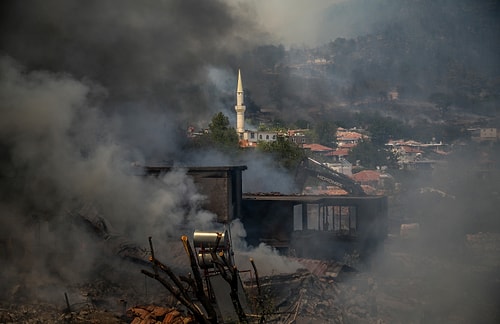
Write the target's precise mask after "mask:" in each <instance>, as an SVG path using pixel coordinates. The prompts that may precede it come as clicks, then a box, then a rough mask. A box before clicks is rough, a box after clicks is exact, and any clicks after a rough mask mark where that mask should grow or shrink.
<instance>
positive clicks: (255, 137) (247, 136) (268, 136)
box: [234, 70, 278, 147]
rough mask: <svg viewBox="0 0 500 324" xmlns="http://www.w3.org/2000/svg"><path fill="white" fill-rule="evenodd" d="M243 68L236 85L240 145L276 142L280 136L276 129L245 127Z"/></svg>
mask: <svg viewBox="0 0 500 324" xmlns="http://www.w3.org/2000/svg"><path fill="white" fill-rule="evenodd" d="M244 97H245V95H244V91H243V83H242V81H241V70H238V84H237V86H236V106H234V110H236V132H237V133H238V137H239V139H240V147H256V146H257V143H258V142H262V141H264V142H274V141H276V139H277V138H278V133H277V132H275V131H257V130H247V129H245V110H246V107H245V101H244Z"/></svg>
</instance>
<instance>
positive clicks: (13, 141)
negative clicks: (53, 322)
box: [0, 0, 265, 297]
mask: <svg viewBox="0 0 500 324" xmlns="http://www.w3.org/2000/svg"><path fill="white" fill-rule="evenodd" d="M2 7H3V8H2V9H3V10H2V14H3V17H2V22H1V24H2V28H1V32H0V33H1V34H2V35H1V43H0V51H1V54H2V56H1V59H0V98H1V102H0V113H1V115H2V118H1V120H0V126H1V130H0V132H1V137H0V138H1V140H0V152H1V154H0V165H1V170H0V176H1V183H0V191H1V193H2V200H1V202H0V210H1V212H2V218H1V223H0V225H1V226H0V227H1V233H0V234H1V235H0V242H1V252H2V258H3V259H4V260H5V261H6V265H5V266H4V267H2V277H3V278H5V279H6V280H5V281H2V283H1V287H2V288H4V289H3V290H4V291H5V292H6V293H7V294H8V293H9V292H11V291H10V290H9V288H10V287H11V286H13V285H16V284H17V283H19V284H22V285H25V286H28V285H29V284H28V283H30V282H31V283H32V282H34V281H35V279H36V278H39V279H45V280H39V281H38V284H39V285H43V284H47V283H48V282H51V281H53V280H54V281H57V282H59V281H61V282H65V283H68V282H76V281H78V280H81V279H83V278H84V277H85V276H86V275H88V274H90V273H91V272H92V271H95V270H96V269H97V267H96V266H97V265H98V264H100V263H102V261H104V260H105V259H107V257H106V252H105V251H107V250H108V251H116V248H117V246H120V247H121V246H122V245H119V244H121V243H124V242H126V241H129V242H132V244H138V245H139V246H140V245H146V244H144V243H146V242H147V237H148V236H153V237H154V238H155V242H156V243H155V244H156V245H158V250H160V251H166V253H167V254H168V251H169V249H168V248H165V246H163V245H162V242H165V241H166V240H167V239H168V238H169V237H174V238H175V239H178V236H179V235H181V234H186V233H184V232H182V233H181V232H180V231H186V232H187V233H189V232H190V231H192V230H193V229H197V230H209V229H210V228H211V226H212V221H213V219H214V215H213V214H211V213H210V212H207V211H204V210H201V209H200V205H201V204H202V202H203V200H204V199H205V197H203V196H202V195H200V194H199V193H198V192H197V189H196V186H195V184H194V183H193V181H192V179H191V178H189V177H187V176H186V174H185V172H184V171H183V170H182V169H180V170H178V171H176V172H172V173H169V174H166V175H165V176H164V177H162V178H160V179H156V178H154V179H152V178H145V177H143V176H142V170H141V169H140V168H139V167H138V166H140V165H144V163H147V161H151V160H154V161H160V162H161V161H165V160H168V161H171V160H179V161H182V162H183V163H182V164H184V165H193V164H199V165H206V164H205V163H204V162H207V161H208V165H214V164H219V163H221V162H225V163H223V164H230V163H231V162H234V161H231V159H230V158H228V157H226V156H223V155H220V154H219V155H212V154H211V155H210V158H208V159H206V158H205V159H201V158H200V157H199V156H197V157H195V158H193V156H191V155H185V154H184V152H181V151H179V147H180V146H181V144H182V141H183V140H184V138H185V131H186V128H187V126H189V125H191V124H192V123H195V124H196V123H198V125H201V124H204V125H205V126H206V125H207V124H208V121H209V118H210V116H212V115H213V114H214V113H215V112H217V111H220V110H222V109H221V108H222V107H224V106H226V103H227V102H226V101H227V100H228V94H229V92H228V91H231V92H232V93H231V96H232V95H233V93H234V92H233V91H234V86H235V80H234V78H235V77H234V73H232V77H231V78H232V79H233V80H231V83H232V85H231V88H233V89H231V90H229V87H228V86H229V84H228V82H227V79H228V76H229V75H231V72H230V71H232V70H233V69H234V68H235V67H233V66H232V65H233V64H235V65H236V64H237V61H236V59H235V58H236V57H237V56H238V55H239V53H241V52H242V51H244V50H245V49H246V48H248V47H249V46H250V45H252V44H253V42H254V41H255V40H256V39H259V40H263V39H265V38H264V37H263V36H262V34H261V33H259V32H258V31H256V29H255V28H254V27H253V26H252V24H251V23H250V22H249V21H248V20H247V19H246V18H244V17H243V16H242V15H240V14H244V13H245V12H244V11H241V10H240V8H238V7H235V6H234V5H232V4H228V3H226V2H223V1H211V2H209V3H205V2H203V3H199V2H197V1H143V2H140V3H139V2H135V1H126V2H120V3H119V4H117V3H115V2H111V1H91V2H86V3H85V4H83V3H80V2H78V1H57V0H54V1H33V2H30V3H29V4H28V3H20V2H4V3H3V4H2ZM233 105H234V102H231V103H230V105H229V107H230V108H229V109H232V107H233ZM228 115H229V114H228ZM190 158H192V159H191V160H190ZM194 161H196V163H193V162H194ZM89 225H90V226H89ZM85 229H88V230H85ZM96 234H97V236H98V238H97V239H96V237H95V235H96ZM103 240H105V243H104V242H103ZM176 243H177V244H180V242H178V240H176ZM163 244H164V243H163ZM106 245H108V246H106ZM19 269H23V270H22V271H19ZM34 288H36V287H34ZM46 297H50V296H46Z"/></svg>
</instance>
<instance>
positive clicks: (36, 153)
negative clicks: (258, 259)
mask: <svg viewBox="0 0 500 324" xmlns="http://www.w3.org/2000/svg"><path fill="white" fill-rule="evenodd" d="M0 76H1V77H0V98H1V99H2V100H1V105H0V108H1V109H0V111H1V114H2V116H3V118H2V119H1V122H0V124H1V135H2V136H1V138H2V141H1V149H2V160H1V163H2V170H1V172H2V173H1V179H2V185H1V191H2V197H3V199H2V202H1V210H2V219H1V228H2V244H3V249H4V250H3V251H4V252H6V253H7V254H10V253H12V255H6V258H7V264H8V265H6V266H5V267H3V271H4V272H5V274H7V273H8V272H10V271H13V270H14V269H16V268H22V269H33V270H29V271H33V274H32V275H35V276H38V275H40V273H44V274H48V273H50V272H51V271H52V274H57V275H58V276H60V277H62V278H63V279H66V280H75V279H77V278H78V277H79V276H80V275H85V274H86V270H91V268H92V266H94V265H95V263H94V261H95V262H97V261H99V259H102V258H103V255H102V251H103V249H95V248H92V246H94V245H95V244H96V243H95V242H99V240H96V239H95V238H93V237H92V236H91V235H90V233H91V232H92V231H91V227H89V228H88V229H89V231H85V228H86V227H85V226H84V224H83V223H84V222H85V221H88V222H89V223H90V224H92V227H99V226H98V225H96V224H101V223H100V222H101V220H103V221H102V224H106V225H103V228H101V230H102V232H100V233H98V234H99V235H100V236H101V237H99V238H100V239H105V238H109V236H110V235H111V236H113V235H121V236H123V237H126V238H127V239H128V240H130V241H131V242H144V241H145V240H146V239H147V237H148V236H150V235H152V236H154V237H158V238H164V239H167V238H168V237H169V236H173V235H174V234H175V235H179V233H178V229H179V228H181V227H185V228H188V229H189V228H191V229H193V228H200V229H204V228H209V227H210V225H209V224H210V222H211V221H213V218H214V215H213V214H211V213H209V212H206V211H202V210H200V204H201V203H202V202H203V199H204V197H203V196H202V195H200V194H199V193H197V189H196V187H195V185H194V183H193V182H192V180H191V179H190V178H189V177H187V176H186V175H185V172H184V171H183V170H178V171H176V172H171V173H168V174H166V175H165V176H164V177H162V178H161V179H148V178H145V177H143V176H142V175H141V170H140V169H138V168H137V167H135V166H134V164H133V163H131V162H132V161H134V160H135V159H137V158H138V157H140V154H139V153H138V152H137V151H131V150H130V149H128V146H126V145H122V144H121V143H120V140H119V138H117V137H116V136H115V135H114V134H113V133H111V132H110V131H109V129H108V128H107V127H106V126H107V124H108V122H109V121H110V119H109V118H107V117H105V116H104V115H103V114H102V112H100V110H99V107H98V106H95V105H93V104H91V102H90V100H89V98H90V97H92V94H93V91H94V86H93V85H92V84H84V83H82V82H79V81H76V80H75V79H74V78H72V77H71V76H69V75H65V74H55V73H50V72H39V71H37V72H27V71H25V70H23V69H22V67H20V66H19V65H18V64H16V62H15V61H13V60H12V59H9V58H6V57H3V58H2V59H1V61H0ZM97 88H98V90H99V87H97ZM134 158H135V159H134ZM78 224H79V226H77V225H78ZM107 224H109V225H107ZM95 231H97V230H95ZM160 241H161V240H160ZM14 251H17V253H15V252H14ZM59 254H61V255H64V256H65V257H64V258H63V259H58V258H57V257H56V256H57V255H59ZM75 258H77V259H75ZM28 261H29V262H28ZM30 263H35V264H36V266H33V265H31V266H30ZM9 264H10V265H11V266H12V268H11V267H10V266H9ZM82 264H83V265H85V266H82ZM69 274H71V275H70V276H69ZM27 275H31V273H28V274H27ZM4 278H5V276H4Z"/></svg>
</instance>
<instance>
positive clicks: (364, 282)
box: [0, 233, 500, 323]
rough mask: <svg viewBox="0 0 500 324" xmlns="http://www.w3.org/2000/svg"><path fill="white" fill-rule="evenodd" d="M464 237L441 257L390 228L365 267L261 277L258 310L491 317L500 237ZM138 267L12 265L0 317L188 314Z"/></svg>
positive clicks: (112, 263) (121, 263) (181, 265)
mask: <svg viewBox="0 0 500 324" xmlns="http://www.w3.org/2000/svg"><path fill="white" fill-rule="evenodd" d="M463 243H464V245H463V247H462V248H460V249H459V250H457V251H456V252H457V253H455V254H450V253H447V254H446V255H443V254H441V253H440V251H439V250H440V249H439V248H438V247H436V249H434V250H428V249H426V248H421V247H422V246H425V245H422V244H421V242H419V239H415V238H410V239H405V238H400V237H399V236H398V235H397V233H394V234H392V235H390V236H389V238H388V239H387V241H386V244H385V246H384V251H381V252H380V253H379V254H378V255H377V256H376V257H375V258H374V259H373V261H372V262H371V264H370V267H369V268H368V266H367V265H363V264H359V263H357V260H356V259H355V258H351V259H349V260H344V261H347V262H348V263H350V264H351V265H352V266H354V268H356V271H354V270H353V268H349V267H344V270H343V271H339V270H340V268H339V266H338V263H337V262H327V261H316V263H315V264H316V266H315V267H316V269H319V268H321V269H322V270H321V271H316V270H315V269H314V267H313V268H311V267H309V269H310V270H306V266H304V269H300V270H297V271H295V272H292V273H271V274H266V275H262V276H261V278H260V283H261V289H262V293H261V294H262V298H263V299H264V302H265V303H264V305H265V307H261V308H260V309H261V311H262V313H264V314H265V322H269V323H472V322H476V323H496V322H498V320H499V319H500V312H499V309H500V308H499V307H498V306H499V301H500V295H499V291H500V289H499V288H500V275H499V273H500V272H499V271H498V270H499V267H500V234H494V233H477V234H470V235H467V236H465V237H464V241H463ZM169 245H171V246H172V250H175V251H176V252H174V253H173V254H172V253H171V256H170V259H169V258H167V259H163V260H162V261H163V262H164V263H165V264H167V265H169V266H172V268H173V269H175V271H176V273H178V274H187V272H189V269H188V268H187V264H188V261H187V256H186V255H185V254H184V255H183V251H182V244H181V243H180V241H177V242H176V241H175V240H174V241H170V242H169ZM171 252H172V251H171ZM157 253H158V254H159V255H161V251H158V252H157ZM28 256H29V255H25V257H28ZM157 257H158V258H161V256H157ZM312 262H313V261H312V260H309V261H308V262H306V265H307V264H309V265H310V264H311V263H312ZM32 266H33V265H32ZM257 267H258V264H257ZM140 269H148V266H147V264H146V263H145V264H138V263H137V262H130V260H123V259H122V260H113V258H112V257H111V256H110V259H109V262H107V263H104V264H101V265H100V266H98V267H96V268H95V269H93V271H92V273H91V274H90V275H89V277H88V280H87V281H85V282H83V281H82V282H78V283H76V282H75V283H73V284H66V285H63V284H61V282H59V281H57V280H54V279H48V278H43V277H38V278H31V279H30V281H26V280H25V279H26V278H27V277H28V272H29V271H30V268H25V269H22V268H20V270H19V273H18V274H17V277H16V279H18V280H19V281H16V279H13V280H11V281H10V282H8V283H3V285H2V295H1V296H2V300H1V304H0V322H1V323H131V322H132V321H133V320H134V319H135V318H137V316H139V315H137V313H133V312H131V309H132V308H134V307H137V306H144V305H157V306H161V307H164V308H166V309H170V308H175V309H176V310H178V311H179V312H180V313H181V314H184V315H186V316H187V312H186V310H185V308H184V307H183V306H182V305H180V303H179V302H178V301H177V300H176V299H175V298H174V297H173V296H172V295H171V294H170V293H168V292H167V291H166V289H164V288H163V287H161V286H160V285H159V283H158V282H156V281H154V280H152V279H149V278H146V277H144V276H143V275H141V274H140ZM248 269H250V265H248ZM241 270H244V266H242V267H241ZM54 272H56V273H57V269H54ZM241 276H242V279H243V281H244V282H245V283H246V291H247V293H248V296H249V301H250V303H251V304H252V303H255V301H256V287H255V281H254V280H250V279H249V277H248V274H246V273H242V275H241ZM23 280H24V281H23ZM66 298H67V299H66ZM68 305H69V309H68ZM134 314H135V316H134ZM139 318H140V317H139ZM185 318H188V317H185ZM161 320H164V318H162V319H161ZM136 321H137V320H136ZM144 323H146V322H144ZM148 323H150V322H148ZM151 323H155V322H154V321H152V322H151Z"/></svg>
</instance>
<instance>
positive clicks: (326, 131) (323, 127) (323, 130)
mask: <svg viewBox="0 0 500 324" xmlns="http://www.w3.org/2000/svg"><path fill="white" fill-rule="evenodd" d="M336 133H337V125H335V123H332V122H331V121H328V120H322V121H320V122H319V123H318V124H316V125H314V135H315V136H314V139H315V140H316V141H317V142H318V143H319V144H321V145H325V146H330V147H331V146H334V145H335V144H336V136H335V135H336Z"/></svg>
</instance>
